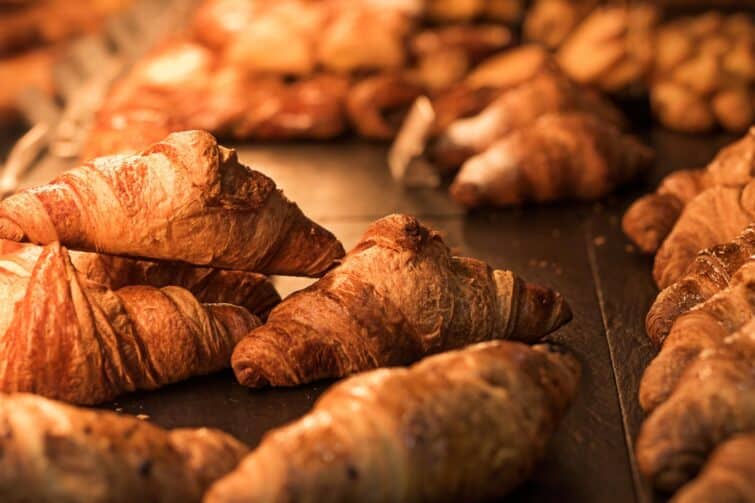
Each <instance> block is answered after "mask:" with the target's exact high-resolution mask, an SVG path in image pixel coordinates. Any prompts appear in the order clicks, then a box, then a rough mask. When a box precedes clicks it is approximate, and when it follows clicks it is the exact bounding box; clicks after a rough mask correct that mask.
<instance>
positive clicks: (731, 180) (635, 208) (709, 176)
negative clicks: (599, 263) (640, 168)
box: [621, 128, 755, 253]
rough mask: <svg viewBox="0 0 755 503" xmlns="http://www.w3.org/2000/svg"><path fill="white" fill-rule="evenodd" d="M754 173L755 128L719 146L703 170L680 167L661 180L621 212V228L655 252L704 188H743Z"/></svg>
mask: <svg viewBox="0 0 755 503" xmlns="http://www.w3.org/2000/svg"><path fill="white" fill-rule="evenodd" d="M754 173H755V128H753V129H751V130H750V131H749V132H748V133H746V134H745V135H744V137H742V138H741V139H740V140H738V141H736V142H734V143H732V144H730V145H728V146H726V147H725V148H723V149H721V150H720V151H719V152H718V154H717V155H716V157H715V158H714V159H713V160H712V161H711V162H710V163H709V164H708V166H706V168H705V169H704V170H681V171H676V172H674V173H671V174H670V175H668V176H667V177H666V178H664V179H663V181H662V182H661V184H660V185H659V187H658V189H656V191H655V193H653V194H648V195H646V196H643V197H641V198H640V199H638V200H637V201H635V202H634V204H632V206H631V207H630V208H629V209H628V210H627V212H626V213H625V214H624V218H623V220H622V222H621V223H622V228H623V229H624V232H625V233H626V235H627V236H629V238H630V239H631V240H632V241H633V242H634V243H635V244H636V245H637V246H638V247H639V248H640V249H641V250H642V251H644V252H645V253H653V252H655V251H656V250H657V249H658V248H659V247H660V245H661V243H663V240H664V239H666V237H667V236H668V234H669V233H670V232H671V229H673V227H674V224H675V223H676V221H677V219H678V218H679V215H680V214H681V213H682V210H683V209H684V207H685V206H686V205H687V204H688V203H689V202H690V201H692V200H693V199H694V198H695V197H696V196H697V195H698V194H700V193H701V192H703V191H704V190H705V189H708V188H711V187H717V186H723V187H742V186H744V185H745V184H747V183H748V182H749V181H750V180H751V179H752V177H753V174H754Z"/></svg>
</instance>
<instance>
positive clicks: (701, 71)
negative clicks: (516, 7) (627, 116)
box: [524, 0, 755, 133]
mask: <svg viewBox="0 0 755 503" xmlns="http://www.w3.org/2000/svg"><path fill="white" fill-rule="evenodd" d="M600 3H601V2H596V1H594V0H538V1H536V2H535V3H534V5H533V6H532V7H531V8H530V10H529V11H528V14H527V18H526V19H525V21H524V37H525V39H528V40H531V41H537V42H540V43H542V44H544V45H546V46H548V47H550V48H551V49H553V50H554V51H556V55H557V58H558V60H559V63H560V64H561V66H562V68H563V69H564V70H565V71H566V72H567V73H568V74H569V75H571V76H572V77H573V78H574V79H576V80H577V81H579V82H581V83H585V84H590V85H592V86H595V87H597V88H599V89H603V90H604V91H606V92H610V93H616V92H622V91H627V90H633V91H634V92H648V93H649V95H650V103H651V106H652V109H653V113H654V115H655V117H656V119H657V120H658V121H659V122H660V123H661V124H663V125H664V126H666V127H667V128H669V129H673V130H676V131H684V132H691V133H700V132H707V131H712V130H715V129H716V128H723V129H725V130H727V131H731V132H744V131H745V130H746V129H747V128H748V127H749V126H750V124H752V123H753V121H755V23H754V22H753V17H752V15H751V13H749V12H733V13H728V14H724V13H722V12H719V11H707V12H703V13H702V14H697V15H688V16H683V17H680V18H672V19H669V20H667V21H663V19H662V17H661V15H660V14H661V12H660V10H659V4H660V5H662V4H663V3H664V2H653V3H641V2H639V3H634V2H632V3H629V4H627V5H620V4H616V5H600ZM672 3H673V2H672ZM721 3H722V2H716V3H713V2H710V5H708V6H709V7H716V6H721V5H720V4H721ZM730 3H731V5H730V7H738V6H739V7H741V5H739V4H738V2H735V1H734V2H730ZM696 4H702V5H700V6H705V2H696Z"/></svg>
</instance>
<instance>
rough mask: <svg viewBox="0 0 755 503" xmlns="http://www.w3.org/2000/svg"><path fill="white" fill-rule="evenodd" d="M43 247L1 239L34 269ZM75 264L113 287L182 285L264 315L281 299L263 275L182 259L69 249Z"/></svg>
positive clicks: (203, 297)
mask: <svg viewBox="0 0 755 503" xmlns="http://www.w3.org/2000/svg"><path fill="white" fill-rule="evenodd" d="M42 250H43V248H42V247H40V246H36V245H31V244H27V243H16V242H15V241H6V240H0V256H1V255H5V254H8V253H13V254H14V257H13V260H14V261H16V262H21V263H24V265H25V267H26V268H27V269H28V270H29V271H31V269H32V268H33V267H34V264H36V263H37V260H38V259H39V255H40V254H41V253H42ZM69 256H70V258H71V263H72V264H73V267H74V268H75V269H76V270H77V271H78V272H79V273H80V274H82V275H84V277H86V278H87V279H89V280H91V281H94V282H95V283H99V284H100V285H102V286H104V287H107V288H109V289H111V290H117V289H119V288H123V287H124V286H131V285H149V286H154V287H157V288H161V287H164V286H171V285H173V286H180V287H181V288H185V289H187V290H189V291H190V292H191V293H192V294H193V295H194V296H195V297H196V298H197V300H198V301H200V302H210V303H225V304H234V305H237V306H241V307H243V308H245V309H247V310H248V311H249V312H251V313H252V314H254V315H257V316H259V317H260V318H263V319H264V318H266V317H267V314H268V313H269V312H270V310H271V309H272V308H273V306H275V305H276V304H278V302H280V295H278V292H277V291H276V290H275V287H274V286H273V284H272V282H271V281H270V280H269V279H268V278H267V276H264V275H262V274H257V273H253V272H244V271H231V270H225V269H213V268H211V267H196V266H192V265H189V264H185V263H182V262H157V261H152V260H135V259H130V258H126V257H117V256H114V255H104V254H101V253H89V252H76V251H69Z"/></svg>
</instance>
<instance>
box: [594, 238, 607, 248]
mask: <svg viewBox="0 0 755 503" xmlns="http://www.w3.org/2000/svg"><path fill="white" fill-rule="evenodd" d="M592 242H593V243H594V244H595V246H603V245H604V244H606V237H605V236H596V237H595V239H593V240H592Z"/></svg>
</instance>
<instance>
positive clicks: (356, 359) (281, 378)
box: [232, 215, 571, 387]
mask: <svg viewBox="0 0 755 503" xmlns="http://www.w3.org/2000/svg"><path fill="white" fill-rule="evenodd" d="M570 318H571V312H570V311H569V307H568V306H567V304H566V302H565V301H564V299H563V298H562V297H561V296H560V295H559V294H558V293H555V292H553V291H551V290H548V289H546V288H542V287H539V286H536V285H532V284H529V283H526V282H524V281H523V280H522V279H521V278H519V277H517V276H516V275H514V273H512V272H510V271H501V270H495V271H494V270H493V269H491V268H490V267H489V266H488V265H487V264H485V263H484V262H481V261H479V260H474V259H471V258H463V257H453V256H451V252H450V250H449V249H448V247H447V246H446V245H445V244H444V243H443V241H442V239H441V237H440V236H439V235H438V234H437V233H436V232H434V231H432V230H430V229H428V228H427V227H425V226H423V225H422V224H421V223H420V222H419V221H417V220H416V219H415V218H412V217H408V216H404V215H391V216H388V217H385V218H382V219H380V220H378V221H376V222H375V223H373V224H372V225H371V226H370V227H369V228H368V229H367V231H366V232H365V234H364V236H363V237H362V239H361V241H360V242H359V243H358V244H357V245H356V246H355V247H354V249H352V250H351V252H350V253H349V254H348V255H347V256H346V258H344V259H343V260H342V261H341V263H340V264H339V265H338V266H337V267H336V268H334V269H333V270H332V271H330V272H329V273H328V274H326V275H325V276H324V277H323V278H322V279H321V280H319V281H318V282H317V283H315V284H313V285H312V286H310V287H309V288H306V289H304V290H302V291H300V292H297V293H295V294H294V295H291V296H290V297H288V298H287V299H285V300H284V301H283V302H282V303H281V304H279V305H278V307H276V308H275V309H273V311H272V312H271V313H270V316H269V318H268V321H267V323H266V324H265V325H264V326H262V327H260V329H258V330H255V331H253V332H252V333H250V334H249V336H248V337H247V338H245V339H244V340H243V341H241V342H240V343H239V344H238V345H237V346H236V349H235V350H234V352H233V357H232V365H233V370H234V372H235V373H236V377H237V378H238V380H239V382H240V383H241V384H244V385H245V386H250V387H262V386H267V385H270V386H295V385H299V384H303V383H307V382H312V381H315V380H318V379H327V378H332V377H344V376H346V375H349V374H353V373H355V372H359V371H362V370H368V369H372V368H376V367H382V366H387V365H403V364H407V363H411V362H413V361H415V360H417V359H419V358H421V357H423V356H425V355H427V354H430V353H437V352H440V351H444V350H448V349H453V348H457V347H461V346H464V345H467V344H470V343H474V342H480V341H485V340H490V339H517V340H527V341H534V340H537V339H539V338H540V337H541V336H543V335H545V334H546V333H548V332H550V331H551V330H554V329H556V328H558V327H559V326H561V325H562V324H563V323H565V322H566V321H568V320H569V319H570Z"/></svg>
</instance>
